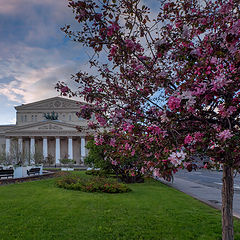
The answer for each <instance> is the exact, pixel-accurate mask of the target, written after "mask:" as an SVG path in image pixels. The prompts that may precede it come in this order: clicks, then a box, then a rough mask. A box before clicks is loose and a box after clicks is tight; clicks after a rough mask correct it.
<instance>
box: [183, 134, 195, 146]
mask: <svg viewBox="0 0 240 240" xmlns="http://www.w3.org/2000/svg"><path fill="white" fill-rule="evenodd" d="M192 141H193V138H192V136H191V135H189V134H188V135H187V136H186V137H185V139H184V144H190V143H192Z"/></svg>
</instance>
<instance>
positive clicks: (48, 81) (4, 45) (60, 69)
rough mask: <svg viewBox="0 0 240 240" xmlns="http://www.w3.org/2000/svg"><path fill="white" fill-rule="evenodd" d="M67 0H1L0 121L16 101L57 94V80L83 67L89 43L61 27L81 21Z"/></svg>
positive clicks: (9, 118) (11, 115)
mask: <svg viewBox="0 0 240 240" xmlns="http://www.w3.org/2000/svg"><path fill="white" fill-rule="evenodd" d="M67 4H68V1H67V0H7V1H6V0H0V103H1V107H0V125H1V124H13V123H15V121H16V119H15V109H14V106H18V105H21V104H23V103H30V102H34V101H38V100H42V99H46V98H50V97H55V96H58V95H59V93H58V92H57V91H56V89H54V87H55V85H56V83H57V82H58V81H64V82H72V80H71V74H74V73H76V72H77V71H78V70H80V69H82V68H85V67H86V65H87V63H88V59H89V58H88V55H89V53H88V52H87V49H84V48H82V47H81V45H80V44H79V43H75V42H73V41H70V40H69V39H68V38H66V37H65V34H64V33H63V32H62V31H61V30H60V28H61V27H63V26H64V25H65V24H71V25H73V26H75V27H76V26H77V25H76V23H75V21H74V15H73V13H72V10H71V9H70V8H68V7H67Z"/></svg>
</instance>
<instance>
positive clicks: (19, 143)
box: [18, 138, 23, 154]
mask: <svg viewBox="0 0 240 240" xmlns="http://www.w3.org/2000/svg"><path fill="white" fill-rule="evenodd" d="M18 153H19V154H22V153H23V139H22V138H18Z"/></svg>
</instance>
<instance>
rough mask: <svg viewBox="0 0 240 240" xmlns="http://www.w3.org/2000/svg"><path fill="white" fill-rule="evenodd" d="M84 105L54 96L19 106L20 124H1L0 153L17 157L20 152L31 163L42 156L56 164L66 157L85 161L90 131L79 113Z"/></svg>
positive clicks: (17, 108) (76, 160)
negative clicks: (78, 115)
mask: <svg viewBox="0 0 240 240" xmlns="http://www.w3.org/2000/svg"><path fill="white" fill-rule="evenodd" d="M81 104H84V103H81V102H77V101H74V100H71V99H66V98H61V97H54V98H49V99H45V100H42V101H38V102H34V103H29V104H22V105H21V106H17V107H15V109H16V125H1V126H0V153H1V154H2V155H4V154H5V155H6V156H7V157H10V156H11V155H15V157H16V152H17V153H18V154H20V155H21V156H22V158H24V159H23V161H25V162H26V161H30V162H31V163H34V162H35V158H36V156H37V155H38V156H39V155H40V156H42V157H43V159H46V158H49V157H51V158H52V159H53V160H54V161H53V164H56V165H58V164H60V160H61V159H63V158H68V159H73V160H74V161H75V162H76V164H77V165H81V164H83V163H84V158H85V157H86V154H87V149H86V148H85V145H86V141H87V140H88V139H87V136H88V135H89V131H88V130H87V121H86V120H84V119H81V118H78V117H77V115H76V112H78V111H79V109H80V107H79V106H80V105H81ZM93 120H94V119H93ZM77 126H78V127H80V130H77V128H76V127H77ZM91 134H92V133H90V135H91Z"/></svg>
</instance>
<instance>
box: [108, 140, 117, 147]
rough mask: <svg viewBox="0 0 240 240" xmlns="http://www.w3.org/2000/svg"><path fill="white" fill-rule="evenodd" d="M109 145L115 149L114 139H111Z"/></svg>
mask: <svg viewBox="0 0 240 240" xmlns="http://www.w3.org/2000/svg"><path fill="white" fill-rule="evenodd" d="M109 145H110V146H112V147H116V139H115V138H111V139H110V143H109Z"/></svg>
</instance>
